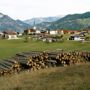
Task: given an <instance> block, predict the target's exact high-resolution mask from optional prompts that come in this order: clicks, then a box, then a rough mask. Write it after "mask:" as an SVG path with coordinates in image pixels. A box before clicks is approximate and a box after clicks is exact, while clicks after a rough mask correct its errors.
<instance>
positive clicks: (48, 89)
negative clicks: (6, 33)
mask: <svg viewBox="0 0 90 90" xmlns="http://www.w3.org/2000/svg"><path fill="white" fill-rule="evenodd" d="M67 37H68V35H67V36H64V39H65V41H64V42H57V43H45V42H42V41H33V40H29V42H27V43H25V42H24V39H19V40H0V59H3V58H8V57H12V56H14V55H15V54H16V53H19V52H25V51H44V50H56V49H63V50H66V51H72V50H81V51H90V42H85V43H81V42H76V41H68V40H66V39H67ZM89 69H90V63H85V64H81V65H74V66H68V67H55V68H47V69H41V70H38V71H31V72H27V71H23V72H20V73H19V74H14V75H13V74H12V75H10V76H5V77H0V90H90V70H89Z"/></svg>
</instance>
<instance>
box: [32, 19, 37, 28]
mask: <svg viewBox="0 0 90 90" xmlns="http://www.w3.org/2000/svg"><path fill="white" fill-rule="evenodd" d="M33 29H36V27H35V19H34V23H33Z"/></svg>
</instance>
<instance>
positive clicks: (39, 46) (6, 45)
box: [0, 36, 90, 59]
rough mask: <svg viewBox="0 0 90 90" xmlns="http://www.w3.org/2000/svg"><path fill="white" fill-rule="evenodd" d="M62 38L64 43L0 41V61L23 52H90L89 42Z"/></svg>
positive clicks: (19, 40) (22, 40) (21, 40)
mask: <svg viewBox="0 0 90 90" xmlns="http://www.w3.org/2000/svg"><path fill="white" fill-rule="evenodd" d="M66 38H67V36H64V39H65V40H64V42H54V43H46V42H42V41H34V40H31V39H29V41H28V42H27V43H25V42H24V39H18V40H0V59H2V58H7V57H11V56H14V55H15V54H16V53H19V52H25V51H33V50H34V51H35V50H36V51H43V50H56V49H63V50H66V51H72V50H82V51H90V42H84V43H82V42H80V41H68V40H66Z"/></svg>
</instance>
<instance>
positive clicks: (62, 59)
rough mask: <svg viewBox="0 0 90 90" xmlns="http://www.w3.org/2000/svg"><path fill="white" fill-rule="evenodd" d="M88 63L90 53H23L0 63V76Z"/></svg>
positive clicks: (58, 51)
mask: <svg viewBox="0 0 90 90" xmlns="http://www.w3.org/2000/svg"><path fill="white" fill-rule="evenodd" d="M88 61H90V52H81V51H72V52H65V51H63V50H56V51H44V52H41V51H30V52H22V53H18V54H16V55H15V56H14V57H13V58H10V59H4V60H2V61H1V62H0V75H1V76H3V75H8V74H12V73H19V72H20V71H23V70H28V71H32V70H34V71H35V70H39V69H44V68H49V67H56V66H70V65H74V64H77V63H86V62H88Z"/></svg>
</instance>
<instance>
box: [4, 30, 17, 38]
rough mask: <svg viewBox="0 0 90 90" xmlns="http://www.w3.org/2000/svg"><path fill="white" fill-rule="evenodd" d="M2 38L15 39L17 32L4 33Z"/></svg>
mask: <svg viewBox="0 0 90 90" xmlns="http://www.w3.org/2000/svg"><path fill="white" fill-rule="evenodd" d="M3 37H4V38H5V39H17V32H15V31H4V32H3Z"/></svg>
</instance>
